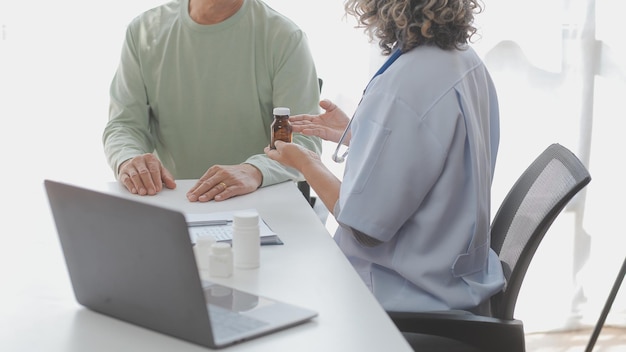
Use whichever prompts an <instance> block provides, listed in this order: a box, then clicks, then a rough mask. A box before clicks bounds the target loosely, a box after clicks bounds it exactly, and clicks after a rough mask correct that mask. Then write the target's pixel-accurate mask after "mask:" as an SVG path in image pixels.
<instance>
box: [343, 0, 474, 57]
mask: <svg viewBox="0 0 626 352" xmlns="http://www.w3.org/2000/svg"><path fill="white" fill-rule="evenodd" d="M479 1H480V0H346V2H345V9H346V13H347V14H349V15H352V16H354V17H355V18H356V20H357V23H358V24H357V28H364V29H365V32H366V33H367V34H368V35H369V37H370V39H372V40H373V39H374V37H376V38H378V40H379V41H378V45H379V46H380V48H381V49H382V53H383V54H385V55H388V54H389V53H391V51H392V50H393V49H394V47H395V46H396V45H397V44H399V45H401V50H402V51H403V52H407V51H409V50H411V49H413V48H415V47H417V46H420V45H436V46H438V47H440V48H442V49H444V50H451V49H463V48H464V47H465V46H466V45H467V44H468V43H469V42H470V41H471V39H472V37H473V36H474V35H475V34H476V32H477V30H476V28H475V27H474V26H473V22H474V14H477V13H480V12H482V10H483V8H482V6H481V5H480V3H479Z"/></svg>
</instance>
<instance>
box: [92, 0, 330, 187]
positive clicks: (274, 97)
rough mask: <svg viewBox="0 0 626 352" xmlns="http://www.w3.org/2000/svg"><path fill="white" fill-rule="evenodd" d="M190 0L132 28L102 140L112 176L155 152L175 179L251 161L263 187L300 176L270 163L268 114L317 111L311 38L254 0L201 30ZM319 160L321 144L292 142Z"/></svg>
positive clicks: (163, 9)
mask: <svg viewBox="0 0 626 352" xmlns="http://www.w3.org/2000/svg"><path fill="white" fill-rule="evenodd" d="M188 4H189V0H175V1H172V2H169V3H167V4H164V5H161V6H159V7H156V8H154V9H151V10H149V11H147V12H145V13H143V14H141V15H140V16H138V17H136V18H135V19H134V20H133V21H132V22H131V23H130V25H129V26H128V29H127V33H126V39H125V42H124V45H123V48H122V54H121V60H120V64H119V67H118V70H117V72H116V74H115V76H114V78H113V81H112V84H111V89H110V94H111V103H110V116H109V122H108V124H107V125H106V127H105V130H104V133H103V144H104V151H105V154H106V157H107V159H108V162H109V164H110V166H111V168H112V169H113V170H114V172H115V173H117V170H118V168H119V165H120V164H121V163H122V162H123V161H125V160H127V159H129V158H132V157H134V156H137V155H141V154H144V153H152V152H155V153H156V154H157V156H158V157H159V159H160V160H161V161H162V163H163V165H164V166H165V167H166V168H167V169H168V170H170V172H172V174H173V175H174V177H175V178H178V179H195V178H199V177H201V176H202V175H203V174H204V173H205V172H206V170H207V169H208V168H209V167H211V166H212V165H215V164H221V165H233V164H240V163H249V164H252V165H254V166H256V167H257V168H258V169H259V170H261V172H262V174H263V184H262V186H268V185H271V184H275V183H278V182H282V181H285V180H288V179H293V180H301V179H302V178H301V175H300V174H299V173H298V172H297V171H295V170H293V169H290V168H286V167H284V166H282V165H280V164H278V163H276V162H274V161H272V160H270V159H268V158H267V157H266V156H265V154H264V153H263V148H264V147H265V146H267V145H268V144H269V141H270V125H271V123H272V120H273V115H272V110H273V108H274V107H278V106H284V107H288V108H290V109H291V113H292V115H293V114H302V113H309V114H317V113H319V107H318V101H319V87H318V81H317V72H316V70H315V66H314V62H313V59H312V56H311V53H310V50H309V47H308V42H307V38H306V35H305V33H304V32H302V30H300V29H299V28H298V27H297V26H296V25H295V24H294V23H293V22H291V21H290V20H289V19H287V18H286V17H284V16H283V15H281V14H279V13H277V12H276V11H274V10H273V9H272V8H270V7H269V6H267V5H266V4H264V3H263V2H261V1H259V0H245V1H244V3H243V6H242V7H241V9H240V10H239V11H238V12H237V13H236V14H234V15H233V16H232V17H230V18H228V19H227V20H225V21H223V22H221V23H218V24H215V25H200V24H197V23H196V22H194V21H193V20H192V19H191V17H189V13H188V10H187V9H188ZM293 141H294V143H298V144H300V145H303V146H305V147H306V148H308V149H310V150H313V151H316V152H317V153H321V140H320V139H319V138H315V137H307V136H303V135H300V134H294V137H293Z"/></svg>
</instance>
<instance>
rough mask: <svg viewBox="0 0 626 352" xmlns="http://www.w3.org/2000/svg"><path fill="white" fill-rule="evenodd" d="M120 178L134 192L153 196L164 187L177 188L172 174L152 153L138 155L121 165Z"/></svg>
mask: <svg viewBox="0 0 626 352" xmlns="http://www.w3.org/2000/svg"><path fill="white" fill-rule="evenodd" d="M118 180H119V181H120V182H121V183H122V184H123V185H124V187H126V189H127V190H128V191H129V192H131V193H132V194H138V195H140V196H145V195H150V196H153V195H155V194H157V193H159V192H161V190H162V189H163V185H165V187H167V188H169V189H174V188H176V182H175V181H174V177H173V176H172V174H171V173H170V172H169V171H168V170H167V169H166V168H164V167H163V164H161V161H160V160H159V159H158V158H157V157H156V156H155V155H154V154H151V153H147V154H143V155H138V156H136V157H134V158H132V159H128V160H126V161H124V162H123V163H122V164H121V165H120V169H119V173H118Z"/></svg>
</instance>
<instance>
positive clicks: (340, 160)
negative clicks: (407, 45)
mask: <svg viewBox="0 0 626 352" xmlns="http://www.w3.org/2000/svg"><path fill="white" fill-rule="evenodd" d="M400 55H402V50H400V48H397V49H395V50H394V51H393V53H391V55H390V56H389V58H388V59H387V61H385V63H384V64H383V65H382V66H381V67H380V68H379V69H378V71H376V73H375V74H374V76H373V77H372V79H370V81H369V83H367V86H366V87H365V89H364V90H363V95H365V92H366V91H367V87H369V85H370V83H372V81H373V80H374V78H376V77H377V76H378V75H380V74H381V73H383V72H385V70H387V68H389V66H391V64H392V63H393V62H394V61H396V59H397V58H398V57H400ZM361 100H363V97H362V96H361ZM360 104H361V102H360V101H359V105H360ZM357 109H358V105H357ZM355 115H356V110H355V112H354V114H353V115H352V118H351V119H350V121H349V122H348V125H347V126H346V129H345V130H343V133H342V134H341V137H340V138H339V142H337V147H336V148H335V152H334V153H333V155H332V156H331V158H332V159H333V161H334V162H336V163H343V162H344V161H346V157H347V156H348V152H349V151H350V147H349V146H348V148H347V149H346V150H345V151H344V152H343V153H341V155H339V149H341V145H342V144H343V141H344V140H345V139H346V136H347V135H348V132H349V131H350V126H352V121H354V116H355Z"/></svg>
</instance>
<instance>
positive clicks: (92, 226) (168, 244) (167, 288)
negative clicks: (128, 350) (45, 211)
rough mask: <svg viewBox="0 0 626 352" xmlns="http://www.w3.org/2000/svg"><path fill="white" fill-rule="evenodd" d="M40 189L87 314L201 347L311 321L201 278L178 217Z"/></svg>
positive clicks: (88, 194)
mask: <svg viewBox="0 0 626 352" xmlns="http://www.w3.org/2000/svg"><path fill="white" fill-rule="evenodd" d="M44 187H45V189H46V193H47V196H48V201H49V204H50V209H51V211H52V215H53V217H54V221H55V223H56V228H57V233H58V236H59V240H60V243H61V247H62V250H63V254H64V256H65V262H66V265H67V269H68V272H69V276H70V281H71V283H72V287H73V290H74V295H75V297H76V300H77V301H78V303H80V304H81V305H83V306H85V307H87V308H89V309H91V310H93V311H95V312H98V313H102V314H105V315H108V316H111V317H114V318H117V319H120V320H123V321H126V322H129V323H132V324H136V325H139V326H142V327H144V328H147V329H151V330H154V331H157V332H160V333H163V334H166V335H170V336H173V337H176V338H179V339H182V340H185V341H189V342H192V343H195V344H198V345H202V346H206V347H209V348H222V347H225V346H229V345H233V344H235V343H238V342H242V341H246V340H249V339H252V338H255V337H259V336H262V335H266V334H269V333H271V332H275V331H278V330H282V329H285V328H288V327H291V326H295V325H298V324H301V323H305V322H307V321H309V320H311V319H312V318H314V317H316V316H317V312H315V311H313V310H310V309H307V308H302V307H298V306H294V305H291V304H288V303H285V302H279V301H277V300H274V299H271V298H267V297H261V296H258V295H255V294H251V293H247V292H242V291H240V290H237V289H234V288H231V287H227V286H224V285H219V284H216V283H213V282H207V281H203V280H201V279H200V275H199V272H198V268H197V265H196V261H195V257H194V254H193V250H192V246H193V245H192V243H191V239H190V236H189V232H188V229H187V222H186V219H185V216H184V214H183V213H180V212H178V211H175V210H172V209H166V208H161V207H157V206H154V205H150V204H147V203H144V202H138V201H134V200H132V199H128V198H122V197H117V196H113V195H110V194H106V193H101V192H97V191H94V190H90V189H86V188H81V187H77V186H75V185H70V184H65V183H61V182H56V181H51V180H45V181H44Z"/></svg>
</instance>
